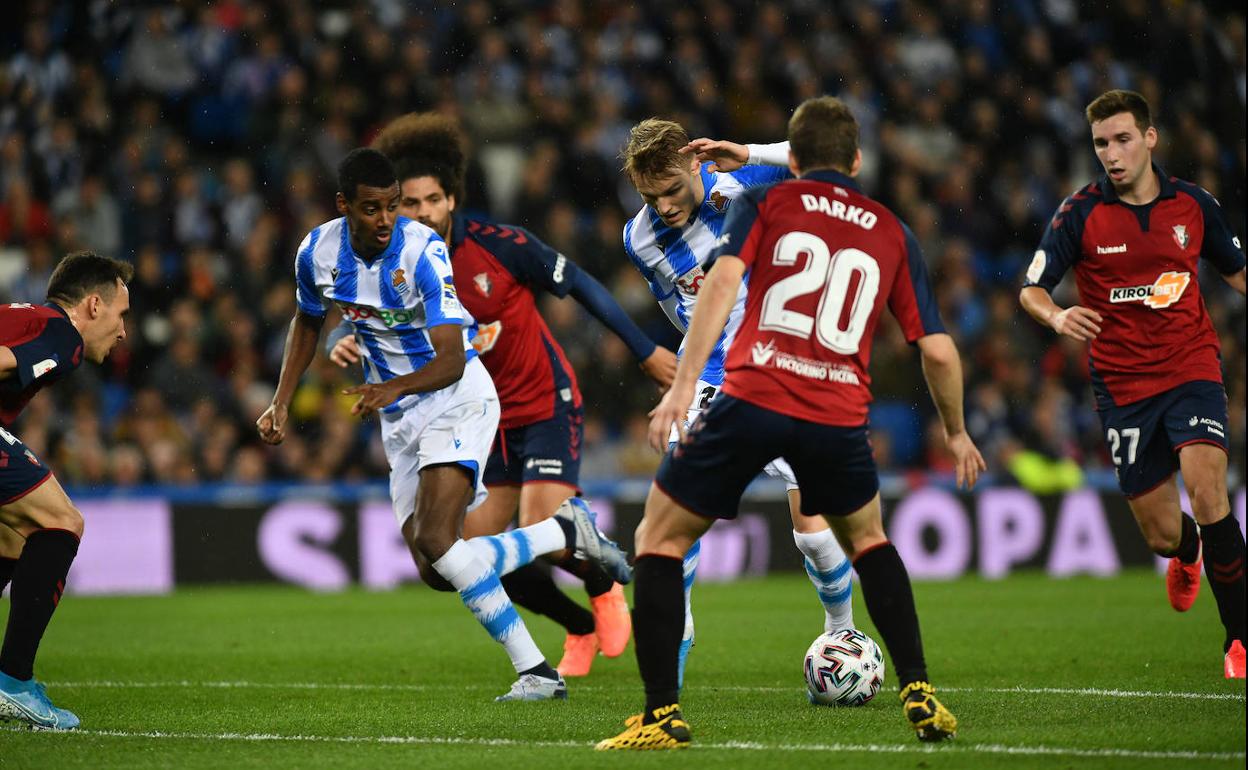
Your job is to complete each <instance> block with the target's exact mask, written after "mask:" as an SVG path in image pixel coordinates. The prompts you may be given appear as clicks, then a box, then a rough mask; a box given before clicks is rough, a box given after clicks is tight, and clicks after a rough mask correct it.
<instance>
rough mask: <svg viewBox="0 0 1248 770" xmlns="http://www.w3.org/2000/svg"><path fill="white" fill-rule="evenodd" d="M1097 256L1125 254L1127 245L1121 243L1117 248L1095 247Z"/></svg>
mask: <svg viewBox="0 0 1248 770" xmlns="http://www.w3.org/2000/svg"><path fill="white" fill-rule="evenodd" d="M1096 253H1097V254H1126V253H1127V244H1125V243H1123V244H1120V245H1118V246H1097V247H1096Z"/></svg>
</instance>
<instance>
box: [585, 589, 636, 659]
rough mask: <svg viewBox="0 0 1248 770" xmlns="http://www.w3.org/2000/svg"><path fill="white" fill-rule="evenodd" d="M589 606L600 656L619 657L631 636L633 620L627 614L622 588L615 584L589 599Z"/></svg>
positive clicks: (626, 602) (626, 604)
mask: <svg viewBox="0 0 1248 770" xmlns="http://www.w3.org/2000/svg"><path fill="white" fill-rule="evenodd" d="M589 606H590V607H591V608H592V609H593V611H594V632H595V633H596V634H598V645H599V646H600V648H601V649H602V654H603V655H606V656H607V657H608V658H615V657H619V656H620V655H622V654H623V653H624V648H626V647H628V638H629V637H630V636H632V635H633V618H632V616H631V615H629V614H628V601H627V600H625V598H624V586H622V585H620V584H619V583H616V584H615V585H613V586H611V590H610V591H607V592H606V593H605V594H602V595H601V596H594V597H591V598H590V600H589Z"/></svg>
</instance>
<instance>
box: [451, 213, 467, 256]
mask: <svg viewBox="0 0 1248 770" xmlns="http://www.w3.org/2000/svg"><path fill="white" fill-rule="evenodd" d="M467 237H468V221H467V218H466V217H465V216H464V215H463V214H460V213H458V212H454V211H452V212H451V242H450V244H448V245H449V246H450V249H451V251H455V249H457V248H459V244H461V243H463V242H464V239H465V238H467Z"/></svg>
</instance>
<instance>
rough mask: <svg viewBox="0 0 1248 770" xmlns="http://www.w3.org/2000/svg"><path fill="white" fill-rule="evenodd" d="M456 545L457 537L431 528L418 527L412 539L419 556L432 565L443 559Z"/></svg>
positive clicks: (413, 546)
mask: <svg viewBox="0 0 1248 770" xmlns="http://www.w3.org/2000/svg"><path fill="white" fill-rule="evenodd" d="M454 544H455V536H454V535H453V534H452V533H449V532H443V531H440V530H438V529H433V528H429V527H417V528H416V534H415V537H414V538H413V539H412V548H413V549H414V550H415V551H416V552H417V554H418V556H419V557H420V558H422V559H424V560H425V561H427V562H429V563H430V564H432V563H433V562H435V561H437V560H438V559H441V558H442V556H443V555H444V554H446V552H447V551H449V550H450V548H451V546H452V545H454Z"/></svg>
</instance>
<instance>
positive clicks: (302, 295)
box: [295, 227, 325, 318]
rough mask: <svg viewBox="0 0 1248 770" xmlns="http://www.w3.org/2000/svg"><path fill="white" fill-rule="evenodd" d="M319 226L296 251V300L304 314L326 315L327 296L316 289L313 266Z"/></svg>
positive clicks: (318, 237) (322, 316)
mask: <svg viewBox="0 0 1248 770" xmlns="http://www.w3.org/2000/svg"><path fill="white" fill-rule="evenodd" d="M320 235H321V229H320V228H319V227H318V228H317V229H315V230H313V231H312V232H310V233H308V235H307V237H305V238H304V239H303V242H302V243H300V244H299V251H298V252H296V253H295V302H296V304H297V305H298V307H299V312H300V313H303V314H304V315H310V316H315V317H317V318H324V317H325V298H324V297H322V296H321V294H320V292H319V291H317V289H316V271H315V270H314V268H313V266H312V252H313V251H315V250H316V243H317V241H319V240H320Z"/></svg>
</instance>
